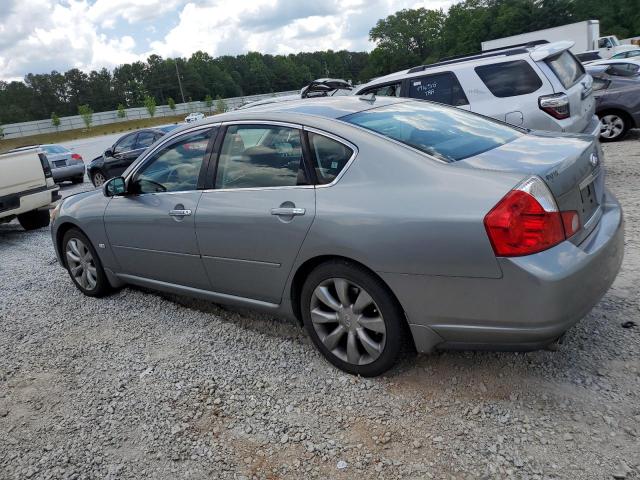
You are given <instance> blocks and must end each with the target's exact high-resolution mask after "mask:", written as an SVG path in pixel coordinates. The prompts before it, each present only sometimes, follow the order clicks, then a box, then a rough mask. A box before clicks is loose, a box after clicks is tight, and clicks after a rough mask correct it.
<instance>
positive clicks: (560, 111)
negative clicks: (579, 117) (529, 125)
mask: <svg viewBox="0 0 640 480" xmlns="http://www.w3.org/2000/svg"><path fill="white" fill-rule="evenodd" d="M538 106H539V107H540V110H542V111H543V112H547V113H548V114H549V115H551V116H552V117H553V118H557V119H558V120H562V119H564V118H569V117H570V116H571V109H570V108H569V97H568V96H567V95H566V94H565V93H556V94H553V95H544V96H542V97H540V98H538Z"/></svg>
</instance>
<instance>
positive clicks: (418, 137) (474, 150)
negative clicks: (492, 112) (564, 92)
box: [341, 101, 523, 162]
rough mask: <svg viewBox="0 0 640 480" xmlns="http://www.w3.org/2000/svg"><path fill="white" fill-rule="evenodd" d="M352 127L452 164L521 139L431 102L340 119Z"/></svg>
mask: <svg viewBox="0 0 640 480" xmlns="http://www.w3.org/2000/svg"><path fill="white" fill-rule="evenodd" d="M341 120H344V121H346V122H349V123H353V124H354V125H359V126H361V127H364V128H367V129H369V130H373V131H374V132H377V133H380V134H382V135H384V136H386V137H389V138H392V139H394V140H397V141H399V142H402V143H404V144H406V145H409V146H411V147H414V148H417V149H418V150H422V151H423V152H425V153H428V154H429V155H433V156H434V157H437V158H439V159H440V160H444V161H446V162H455V161H458V160H462V159H465V158H467V157H472V156H474V155H478V154H480V153H482V152H486V151H487V150H492V149H494V148H497V147H499V146H501V145H504V144H505V143H508V142H511V141H513V140H515V139H516V138H518V137H519V136H521V135H523V133H522V132H521V131H520V130H517V129H515V128H513V127H510V126H507V125H505V124H503V123H499V122H496V121H492V120H489V119H487V118H484V117H481V116H479V115H475V114H473V113H469V112H465V111H464V110H460V109H458V108H453V107H447V106H444V105H438V104H435V103H431V102H418V101H408V102H403V103H395V104H392V105H387V106H384V107H379V108H373V109H371V110H365V111H363V112H358V113H353V114H351V115H347V116H345V117H342V118H341Z"/></svg>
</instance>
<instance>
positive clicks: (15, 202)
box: [0, 185, 60, 221]
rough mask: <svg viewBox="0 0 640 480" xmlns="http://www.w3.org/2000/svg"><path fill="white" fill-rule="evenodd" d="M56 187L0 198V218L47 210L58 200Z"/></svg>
mask: <svg viewBox="0 0 640 480" xmlns="http://www.w3.org/2000/svg"><path fill="white" fill-rule="evenodd" d="M58 189H59V187H58V186H52V185H45V186H42V187H38V188H34V189H32V190H27V191H24V192H19V193H14V194H11V195H6V196H4V197H0V218H4V219H5V221H6V219H8V218H9V219H10V218H13V217H15V216H16V215H20V214H22V213H26V212H30V211H32V210H40V209H48V208H49V206H50V205H51V203H53V202H55V201H57V200H58V199H59V198H60V194H59V193H58Z"/></svg>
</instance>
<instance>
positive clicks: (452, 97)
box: [409, 72, 469, 106]
mask: <svg viewBox="0 0 640 480" xmlns="http://www.w3.org/2000/svg"><path fill="white" fill-rule="evenodd" d="M409 96H410V97H411V98H417V99H419V100H430V101H432V102H438V103H446V104H447V105H454V106H459V105H468V104H469V101H468V100H467V97H466V96H465V94H464V92H463V91H462V87H461V86H460V82H458V79H457V78H456V76H455V75H454V74H453V73H450V72H446V73H438V74H435V75H427V76H425V77H414V78H410V79H409Z"/></svg>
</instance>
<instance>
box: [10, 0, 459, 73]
mask: <svg viewBox="0 0 640 480" xmlns="http://www.w3.org/2000/svg"><path fill="white" fill-rule="evenodd" d="M453 1H454V0H431V1H424V0H423V1H416V0H324V1H323V2H303V1H301V0H96V1H94V2H91V1H90V0H0V2H2V4H3V5H2V9H0V78H4V79H12V78H21V77H22V76H23V75H25V74H26V73H29V72H33V73H42V72H49V71H51V70H58V71H65V70H67V69H69V68H72V67H77V68H80V69H82V70H91V69H98V68H102V67H107V68H113V67H114V66H116V65H119V64H122V63H129V62H133V61H136V60H144V59H146V58H147V57H148V56H149V55H150V54H152V53H155V54H159V55H161V56H163V57H170V56H183V57H187V56H190V55H191V54H192V53H193V52H195V51H197V50H203V51H205V52H207V53H209V54H210V55H212V56H218V55H226V54H229V55H236V54H239V53H244V52H247V51H250V50H251V51H259V52H263V53H274V54H277V53H282V54H287V53H294V52H300V51H316V50H326V49H333V50H340V49H350V50H369V49H371V48H372V47H373V45H372V44H371V43H370V42H369V39H368V32H369V29H370V28H371V27H373V25H375V23H376V21H377V20H378V19H380V18H383V17H385V16H387V15H389V14H391V13H393V12H395V11H397V10H400V9H402V8H412V7H418V6H424V7H427V8H443V7H444V8H446V7H447V6H448V5H450V4H451V3H453ZM150 34H151V36H150Z"/></svg>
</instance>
